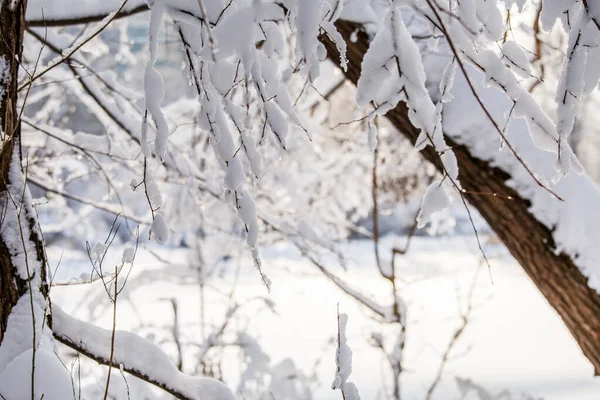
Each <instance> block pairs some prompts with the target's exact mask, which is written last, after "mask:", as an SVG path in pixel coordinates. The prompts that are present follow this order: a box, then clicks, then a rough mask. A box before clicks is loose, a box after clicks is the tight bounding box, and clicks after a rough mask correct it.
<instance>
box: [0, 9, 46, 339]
mask: <svg viewBox="0 0 600 400" xmlns="http://www.w3.org/2000/svg"><path fill="white" fill-rule="evenodd" d="M1 4H2V6H1V8H0V72H2V70H3V73H0V128H1V129H0V130H1V132H0V135H1V139H2V148H1V149H0V203H1V204H3V205H4V206H3V209H2V210H1V212H2V215H1V217H0V232H1V231H2V229H1V228H2V223H3V222H4V221H5V217H6V216H7V215H6V214H7V213H8V212H10V211H8V210H7V207H6V206H7V204H9V202H10V201H11V196H10V194H9V192H8V188H9V187H10V185H11V174H9V170H10V166H11V165H14V164H15V161H17V162H18V164H17V165H20V158H21V156H20V142H21V123H20V119H19V114H18V111H17V95H18V91H17V87H18V72H19V68H20V63H21V55H22V51H23V30H24V28H25V9H26V7H27V0H15V1H10V0H4V1H3V2H1ZM15 150H18V151H15ZM14 157H18V158H19V160H14ZM21 210H22V215H21V218H23V219H24V221H26V224H27V226H28V228H29V229H28V233H27V235H28V236H27V237H25V238H24V240H28V241H30V242H32V243H33V244H34V246H35V249H36V255H37V258H38V259H37V260H36V261H37V262H40V264H41V266H42V268H41V270H40V271H39V273H41V275H42V276H41V279H42V287H41V288H40V289H41V291H42V293H43V294H44V295H47V292H48V290H47V286H46V284H45V280H46V279H45V278H46V277H45V268H44V267H45V253H44V250H43V242H42V239H41V237H40V235H39V233H38V232H39V230H38V229H37V216H35V215H31V213H30V212H29V211H28V210H27V208H26V207H22V209H21ZM10 239H12V240H13V241H14V239H15V238H10ZM10 239H9V240H10ZM14 256H15V255H14V254H12V253H11V251H10V250H9V246H8V245H7V241H6V238H5V237H4V233H2V234H0V343H1V342H2V340H3V339H4V333H5V331H6V327H7V323H8V317H9V315H10V313H11V311H12V308H13V307H14V306H15V304H17V301H18V300H19V298H20V297H21V296H23V295H25V294H26V293H27V290H28V289H29V285H28V281H27V279H23V278H22V277H21V276H20V275H19V274H18V272H17V268H16V266H15V264H14V261H13V260H14ZM30 279H31V277H30Z"/></svg>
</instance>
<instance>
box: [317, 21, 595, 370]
mask: <svg viewBox="0 0 600 400" xmlns="http://www.w3.org/2000/svg"><path fill="white" fill-rule="evenodd" d="M336 27H337V29H338V31H339V32H340V33H341V34H342V36H343V37H344V39H345V41H346V43H347V45H348V48H347V57H348V61H349V62H348V69H347V71H343V72H344V74H345V75H346V77H347V78H348V79H349V80H350V81H352V82H353V83H354V84H356V83H357V82H358V78H359V77H360V70H361V64H362V59H363V57H364V55H365V53H366V51H367V49H368V47H369V38H368V36H367V35H366V34H365V33H364V31H363V30H362V29H361V25H359V24H356V23H353V22H348V21H337V22H336ZM353 32H356V33H357V36H356V40H354V41H353V40H350V36H351V34H352V33H353ZM321 40H322V42H323V43H324V44H325V46H326V48H327V52H328V54H329V57H330V59H331V61H333V62H334V63H336V64H337V65H338V66H339V57H338V54H339V53H338V51H337V48H336V46H335V44H333V43H332V42H331V41H330V40H329V39H327V38H326V37H322V38H321ZM386 117H387V118H388V119H389V120H390V122H391V123H392V124H393V125H394V126H395V127H396V128H397V129H398V131H399V132H400V133H401V134H402V135H404V136H405V137H406V138H408V139H409V140H410V141H411V142H412V143H413V144H414V143H415V141H416V140H417V137H418V135H419V132H420V131H419V130H418V129H417V128H415V127H414V126H413V125H412V124H411V122H410V120H409V118H408V110H407V108H406V105H405V104H404V103H400V104H399V105H398V106H397V107H396V108H395V109H393V110H391V111H390V112H388V113H387V115H386ZM446 142H447V143H448V146H449V147H451V148H453V149H454V153H455V154H456V158H457V159H458V166H459V180H460V183H461V185H462V187H463V188H464V189H465V190H466V193H465V194H464V196H465V198H466V199H467V200H468V202H469V203H470V204H471V205H473V207H475V208H476V209H477V210H478V211H479V213H480V214H481V215H482V216H483V217H484V218H485V220H486V221H487V223H488V224H489V225H490V227H491V228H492V229H493V230H494V231H495V232H496V234H497V235H498V237H499V238H500V239H501V240H502V242H503V243H504V244H505V245H506V247H507V249H508V250H509V251H510V253H511V254H512V255H513V257H514V258H515V259H516V260H517V261H518V262H519V263H520V264H521V267H522V268H523V269H524V270H525V272H526V273H527V275H529V277H530V278H531V280H532V281H533V283H534V284H535V285H536V286H537V288H538V289H539V290H540V292H541V293H542V295H544V297H545V298H546V300H547V301H548V303H549V304H550V305H551V306H552V307H553V308H554V309H555V310H556V312H557V313H558V314H559V316H560V317H561V318H562V320H563V322H564V323H565V325H566V326H567V328H568V329H569V331H570V332H571V334H572V336H573V337H574V338H575V340H576V341H577V343H578V344H579V347H580V348H581V350H582V351H583V354H584V355H585V357H587V359H588V360H589V361H590V362H591V363H592V365H593V366H594V372H595V374H596V375H600V295H599V294H598V293H597V292H596V291H594V290H593V289H592V288H590V287H589V286H588V283H587V278H586V277H585V276H584V275H583V274H582V273H581V271H580V270H579V269H578V268H577V266H576V265H575V263H574V261H573V260H572V259H571V258H570V257H569V256H568V255H567V254H564V253H561V254H558V255H557V254H556V247H555V244H554V240H553V237H552V233H551V231H550V230H549V229H548V227H546V226H545V225H544V224H542V223H541V222H540V221H538V220H537V219H536V218H535V217H534V216H533V215H532V214H531V213H530V212H529V211H528V210H529V207H530V205H531V204H530V202H529V201H528V200H526V199H523V198H522V197H520V195H519V193H517V192H516V191H515V190H513V189H512V188H511V187H509V186H508V185H507V180H508V179H510V175H509V174H507V173H506V172H505V171H503V170H501V169H499V168H495V167H492V166H490V165H489V163H488V162H486V161H483V160H480V159H477V158H476V157H474V156H473V155H472V154H471V153H470V151H469V149H468V148H467V147H465V146H462V145H460V144H458V143H456V142H454V141H453V140H452V139H450V138H449V137H447V136H446ZM422 154H423V156H424V157H425V159H427V160H428V161H429V162H431V163H433V164H434V165H435V166H436V167H437V168H438V170H441V167H442V164H441V161H440V158H439V155H438V153H437V152H436V151H435V150H434V149H432V147H431V146H428V147H427V148H426V149H425V150H424V151H423V152H422ZM473 192H487V193H500V194H502V195H503V196H481V195H477V194H473ZM505 196H510V197H511V198H512V200H507V199H506V197H505Z"/></svg>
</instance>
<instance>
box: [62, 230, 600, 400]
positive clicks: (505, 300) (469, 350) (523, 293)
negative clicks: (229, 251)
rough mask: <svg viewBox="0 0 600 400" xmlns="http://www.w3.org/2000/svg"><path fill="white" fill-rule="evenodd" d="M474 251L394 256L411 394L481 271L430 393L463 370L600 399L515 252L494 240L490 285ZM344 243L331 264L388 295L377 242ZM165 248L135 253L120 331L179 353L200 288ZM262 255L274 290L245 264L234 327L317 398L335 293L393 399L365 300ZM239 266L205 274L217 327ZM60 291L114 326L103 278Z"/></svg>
mask: <svg viewBox="0 0 600 400" xmlns="http://www.w3.org/2000/svg"><path fill="white" fill-rule="evenodd" d="M404 240H405V238H403V237H393V238H392V237H388V238H385V239H384V240H383V243H382V255H383V263H384V264H385V263H389V262H390V261H389V257H387V256H386V254H388V253H389V252H388V251H386V249H389V248H390V246H391V245H392V244H402V243H403V242H404ZM476 249H477V247H476V243H475V240H474V238H473V237H472V236H453V237H443V238H429V237H417V238H414V239H413V243H412V244H411V249H410V251H409V253H408V254H407V255H405V256H403V257H400V258H398V259H397V261H398V262H399V264H398V265H399V273H400V275H401V277H402V279H403V280H404V281H405V282H406V283H405V284H403V285H401V295H402V296H403V298H404V299H405V301H406V303H407V305H408V321H409V322H408V328H407V343H406V350H405V357H404V368H405V369H406V371H405V372H404V373H403V374H402V378H401V379H402V394H403V399H423V398H424V395H425V392H426V390H427V388H428V386H429V385H430V383H431V381H432V379H433V377H434V375H435V372H436V370H437V368H438V366H439V364H440V358H441V355H442V353H443V352H444V350H445V348H446V345H447V343H448V341H449V340H450V337H451V336H452V335H453V334H454V332H455V330H456V328H457V327H458V326H459V325H460V322H461V321H460V312H461V310H462V311H464V310H465V309H466V307H467V303H468V301H467V292H468V289H469V287H470V285H471V282H473V278H474V276H475V275H476V271H477V270H478V269H479V272H478V273H477V281H476V284H475V290H474V292H473V293H474V295H473V298H472V303H471V304H472V306H473V311H472V314H471V317H470V321H469V323H468V326H467V328H466V330H465V332H464V334H463V335H462V336H461V338H460V340H459V341H458V343H457V345H456V347H455V348H454V350H453V351H452V353H451V354H450V360H449V362H448V364H447V369H446V371H445V373H444V375H443V380H442V381H441V383H440V386H439V387H438V389H437V391H436V392H435V394H434V396H433V398H435V399H455V398H461V397H460V396H459V392H458V387H457V384H456V380H455V378H456V377H461V378H470V379H472V380H473V382H475V383H476V384H478V385H481V386H483V387H484V388H486V389H487V390H489V392H490V393H492V394H494V395H495V394H497V393H499V392H501V391H502V390H505V389H507V390H509V391H510V392H511V393H512V394H513V396H514V397H511V398H513V399H521V398H523V397H519V396H521V395H522V394H527V395H528V396H531V397H533V398H536V399H537V398H543V399H548V400H550V399H556V400H559V399H560V400H563V399H569V400H583V399H590V400H592V399H597V398H598V393H600V380H598V379H594V378H593V376H592V375H593V369H592V367H591V365H590V364H589V363H588V362H587V361H586V359H585V358H584V357H583V355H582V353H581V352H580V350H579V348H578V347H577V345H576V343H575V342H574V340H573V339H572V338H571V337H570V335H569V333H568V331H567V330H566V328H565V327H564V326H563V324H562V322H561V320H560V319H559V317H558V316H557V315H556V313H555V312H554V311H553V310H552V309H551V308H550V307H549V306H548V305H547V304H546V302H545V300H544V299H543V297H542V296H541V295H540V294H539V293H538V292H537V290H536V288H535V287H534V286H533V284H532V283H531V282H530V281H529V280H528V278H527V277H526V276H525V275H524V273H523V272H522V271H521V270H520V268H519V266H518V265H517V264H516V262H514V260H512V258H510V257H509V256H507V255H506V253H505V251H504V250H502V249H501V248H500V247H498V246H495V247H493V246H492V247H489V246H488V255H489V256H492V257H491V264H492V269H491V275H492V278H493V284H492V283H491V279H490V274H489V273H488V270H487V267H485V266H482V265H481V263H480V258H481V257H480V255H479V254H478V252H477V250H476ZM114 252H115V253H119V250H118V249H114ZM342 252H343V254H344V255H345V256H346V258H347V259H348V260H349V261H350V262H349V265H348V270H347V271H344V270H343V269H342V268H341V267H339V266H337V264H336V263H334V262H333V260H332V262H331V264H328V265H331V270H332V271H334V272H335V273H337V274H338V275H339V276H341V277H343V278H344V279H345V280H347V281H348V282H350V283H351V284H352V285H354V286H355V287H358V288H361V290H362V291H364V292H365V293H369V294H372V295H373V297H374V298H376V299H379V300H381V302H382V303H385V299H386V295H387V294H389V287H388V286H387V285H388V283H387V282H385V281H383V280H382V279H381V278H379V277H378V275H377V269H376V268H375V266H374V262H373V256H372V254H373V253H372V243H371V242H367V241H354V242H351V243H350V244H348V245H345V246H344V247H343V248H342ZM160 254H161V256H163V257H165V258H167V259H168V260H170V261H171V262H172V265H168V266H166V267H164V268H163V267H161V265H160V263H158V262H157V261H156V260H155V259H154V258H153V257H152V256H151V255H150V254H149V253H147V252H144V251H141V252H140V253H139V254H138V258H137V260H136V263H135V269H134V273H133V274H132V277H131V278H130V279H131V280H130V282H129V283H128V287H129V290H128V291H127V292H126V293H124V295H123V297H122V298H121V300H120V301H119V309H118V312H117V315H118V318H117V321H118V327H119V328H121V329H133V330H136V331H138V332H140V333H141V334H142V335H144V336H146V337H148V338H150V339H152V340H155V341H157V342H161V341H163V340H164V341H165V343H166V344H165V348H166V349H167V351H169V352H170V354H175V353H174V352H173V350H174V346H173V345H172V343H170V340H169V332H170V330H169V329H170V327H169V326H170V324H171V323H172V320H173V308H172V305H171V303H170V302H169V301H166V300H168V299H170V298H177V300H178V304H179V323H180V326H181V331H182V338H183V342H184V343H188V342H195V343H199V342H201V339H200V338H201V334H200V332H201V329H200V326H199V323H198V321H199V315H200V314H199V307H198V304H199V288H198V285H197V283H195V281H194V279H193V278H194V276H193V274H190V271H189V270H188V269H187V265H189V261H188V257H189V254H186V253H185V252H183V251H166V250H162V251H161V253H160ZM58 256H59V254H51V255H50V258H51V260H52V259H54V261H57V258H58ZM262 256H263V261H264V266H265V272H266V273H267V274H268V275H269V277H270V278H271V280H272V281H273V285H272V292H271V294H268V293H267V291H266V289H265V287H264V286H263V285H262V284H261V282H260V279H259V277H258V274H257V273H256V271H255V270H254V269H253V267H252V264H251V263H250V262H243V263H242V266H241V273H240V275H239V278H238V279H239V280H238V284H237V286H236V292H235V296H236V298H237V299H238V300H239V302H240V303H241V304H246V306H245V307H246V308H245V310H246V311H245V313H242V314H240V318H239V319H236V320H235V322H234V327H235V328H237V329H239V330H243V331H246V332H248V333H249V334H250V335H252V336H254V337H255V338H256V339H257V340H258V342H259V343H260V344H261V346H262V349H263V351H264V353H266V354H268V355H269V357H270V364H271V365H275V364H277V363H278V362H279V361H281V360H283V359H284V358H290V359H292V360H293V361H294V363H295V364H296V366H297V367H298V368H299V369H300V370H302V371H303V372H304V374H306V375H312V374H313V372H316V375H315V376H317V377H318V380H316V381H312V383H311V387H312V388H313V390H314V398H315V399H323V400H324V399H339V398H341V396H340V393H339V392H332V391H331V390H330V389H329V386H330V384H331V380H332V379H333V377H334V372H335V364H334V352H335V349H334V344H333V342H332V339H333V337H334V336H335V335H336V324H337V322H336V305H337V303H338V302H339V304H340V310H341V312H344V313H347V314H348V316H349V322H348V343H349V345H350V347H351V348H352V351H353V352H354V358H353V373H352V375H351V376H350V380H352V381H353V382H354V383H355V384H356V386H357V387H358V389H359V391H360V394H361V397H362V398H363V400H365V399H366V400H370V399H377V398H381V399H384V398H387V395H384V394H382V393H380V388H381V387H382V382H383V381H385V382H388V383H389V375H388V374H389V371H388V370H387V367H386V364H385V362H384V361H383V359H382V355H381V352H380V351H378V350H377V349H374V348H373V347H371V345H369V344H368V342H367V340H366V339H367V338H368V337H369V336H370V335H371V333H372V332H378V331H381V325H380V324H378V323H377V322H376V321H374V320H373V319H372V315H371V313H370V312H369V311H368V310H366V309H364V308H361V307H359V306H357V305H356V302H355V301H354V300H353V299H351V298H349V297H348V296H346V295H344V294H343V293H341V292H340V290H338V289H337V288H335V286H334V285H333V284H331V283H330V282H329V281H327V280H326V279H325V278H324V276H323V275H322V274H321V273H320V272H319V271H318V270H317V269H316V268H315V267H314V266H312V265H311V264H310V263H308V262H307V261H306V260H305V259H303V258H301V257H300V256H299V255H298V254H297V252H295V251H294V250H292V249H291V248H289V247H287V246H285V245H281V246H275V247H272V248H268V249H263V250H262ZM237 265H238V263H237V262H231V261H229V262H227V263H226V265H225V267H224V269H223V272H222V274H221V275H220V276H219V277H215V278H213V279H212V280H211V281H210V282H209V288H207V291H206V293H207V294H206V296H207V297H206V301H207V306H206V315H207V319H210V320H212V321H213V322H214V323H215V324H217V325H218V324H220V323H221V322H220V321H222V315H223V313H224V309H225V307H226V301H225V300H224V297H223V296H222V295H219V294H217V292H218V291H225V292H228V291H229V290H230V287H231V282H232V281H233V280H234V275H235V270H236V266H237ZM84 269H88V264H86V260H84V259H79V260H78V259H69V257H68V255H64V256H63V261H62V264H61V267H60V270H59V274H58V276H57V278H56V280H57V281H59V280H61V279H65V278H66V277H68V276H72V275H77V274H79V273H80V272H81V271H82V270H84ZM210 286H213V288H210ZM214 287H216V289H215V288H214ZM257 296H264V297H266V298H267V299H270V300H272V302H273V303H274V305H275V309H276V311H277V314H273V313H271V312H270V311H265V310H264V307H261V306H260V304H262V303H261V301H258V300H251V299H252V298H255V297H257ZM225 297H226V296H225ZM52 299H53V302H54V303H55V304H59V305H60V306H61V307H62V308H63V309H64V310H65V311H67V312H71V313H73V314H74V315H75V316H77V317H79V318H82V319H86V320H90V321H92V322H93V323H95V324H98V325H102V326H105V327H107V328H108V327H110V320H111V310H110V309H109V308H108V301H107V299H106V294H104V292H103V289H102V288H101V286H99V285H96V284H94V285H93V286H90V285H86V286H71V287H55V288H54V289H53V293H52ZM253 304H255V305H253ZM206 331H207V332H210V331H211V328H210V327H208V328H206ZM384 334H385V333H384ZM185 348H186V349H191V350H188V351H184V368H186V367H187V368H188V370H189V369H192V370H193V365H194V355H195V351H194V350H193V349H194V348H193V346H191V347H185ZM238 369H239V365H238V363H237V358H235V359H231V360H229V361H228V362H227V363H226V365H225V375H226V378H227V377H230V379H231V381H230V382H228V383H229V384H230V385H231V386H232V387H233V388H234V389H235V388H236V385H237V378H233V377H235V376H239V373H237V372H236V371H237V370H238ZM248 398H252V397H248ZM474 398H477V397H468V399H474Z"/></svg>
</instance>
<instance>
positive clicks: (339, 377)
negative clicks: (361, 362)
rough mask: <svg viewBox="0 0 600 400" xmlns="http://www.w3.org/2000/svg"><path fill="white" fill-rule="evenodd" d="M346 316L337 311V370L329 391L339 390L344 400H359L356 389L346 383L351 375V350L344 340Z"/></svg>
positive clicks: (351, 384)
mask: <svg viewBox="0 0 600 400" xmlns="http://www.w3.org/2000/svg"><path fill="white" fill-rule="evenodd" d="M347 323H348V315H346V314H340V313H339V311H338V337H337V350H336V352H335V365H336V366H337V370H336V373H335V378H334V379H333V382H332V383H331V389H333V390H336V389H339V390H340V391H341V392H342V397H343V398H344V400H360V396H359V395H358V389H357V388H356V386H355V385H354V383H352V382H348V378H349V377H350V373H352V350H350V347H349V346H348V340H347V338H346V324H347Z"/></svg>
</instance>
